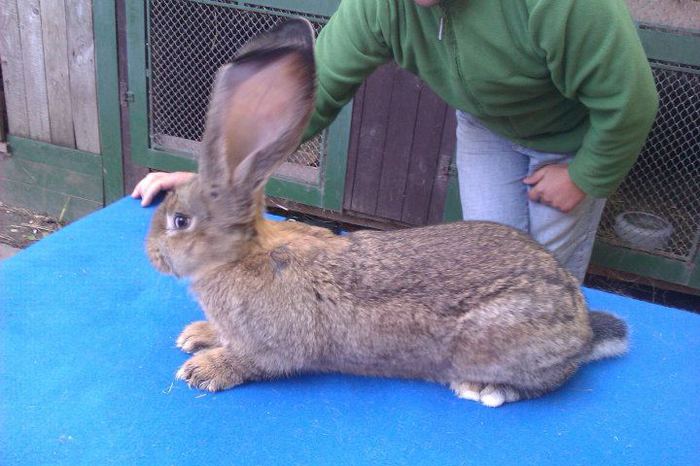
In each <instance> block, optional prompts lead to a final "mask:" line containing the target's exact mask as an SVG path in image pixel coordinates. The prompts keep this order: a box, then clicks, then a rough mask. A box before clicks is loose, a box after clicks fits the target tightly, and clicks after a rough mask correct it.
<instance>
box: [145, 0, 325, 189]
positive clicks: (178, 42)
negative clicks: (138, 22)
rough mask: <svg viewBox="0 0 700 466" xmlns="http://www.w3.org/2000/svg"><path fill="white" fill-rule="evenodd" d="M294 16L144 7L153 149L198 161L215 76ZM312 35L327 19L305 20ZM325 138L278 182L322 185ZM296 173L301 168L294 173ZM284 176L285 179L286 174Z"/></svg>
mask: <svg viewBox="0 0 700 466" xmlns="http://www.w3.org/2000/svg"><path fill="white" fill-rule="evenodd" d="M297 14H298V13H295V12H291V11H286V10H279V9H274V8H269V7H264V6H260V7H256V6H251V5H250V4H246V5H245V6H242V5H241V4H239V2H232V1H230V2H226V1H220V2H213V1H208V2H206V3H205V2H200V1H196V0H150V1H149V3H148V32H149V34H148V43H147V47H148V53H149V73H150V80H149V104H150V107H149V113H150V115H149V117H150V118H149V120H150V128H149V130H150V140H151V146H152V147H157V148H160V149H165V150H170V151H176V152H179V153H182V154H184V155H187V156H190V157H192V158H197V156H198V154H199V151H200V150H201V140H202V134H203V132H204V121H205V117H206V111H207V105H208V102H209V93H210V91H211V86H212V84H213V80H214V75H215V73H216V70H217V69H218V68H219V67H220V66H221V65H223V64H225V63H227V62H230V61H231V60H232V59H233V58H234V56H235V54H236V51H237V50H238V49H239V48H240V47H241V46H242V45H243V44H245V43H246V42H247V41H248V40H249V39H251V38H252V37H254V36H256V35H257V34H259V33H260V32H262V31H265V30H268V29H270V28H271V27H273V26H274V25H276V24H277V23H279V22H281V21H283V20H285V19H286V18H287V17H289V16H292V15H297ZM303 16H305V17H306V18H307V19H309V20H310V21H311V22H312V24H313V26H314V29H315V31H316V33H318V31H319V30H320V29H321V27H322V26H323V24H325V22H326V21H327V19H328V18H326V17H322V16H309V15H308V14H304V15H303ZM325 148H326V142H325V132H324V133H323V134H321V135H319V136H317V137H316V138H314V139H312V140H310V141H308V142H306V143H305V144H303V145H302V146H301V147H300V148H299V150H298V151H297V152H295V153H294V154H292V155H290V156H289V158H288V160H287V162H288V163H287V164H284V165H283V166H282V167H280V171H278V173H277V175H278V176H283V177H285V176H286V177H288V178H296V176H295V173H301V172H300V171H299V170H298V169H296V170H291V171H290V170H286V167H290V164H291V165H298V166H301V167H303V168H304V169H305V170H306V174H305V175H304V176H302V178H303V179H302V180H301V181H305V182H309V180H310V177H309V174H308V172H309V170H312V171H313V173H312V176H311V178H313V182H316V183H319V182H320V175H319V173H320V167H321V164H322V161H323V159H324V156H325ZM292 168H299V167H292ZM287 172H288V173H287Z"/></svg>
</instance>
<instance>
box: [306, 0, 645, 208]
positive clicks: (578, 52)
mask: <svg viewBox="0 0 700 466" xmlns="http://www.w3.org/2000/svg"><path fill="white" fill-rule="evenodd" d="M316 60H317V73H318V93H317V101H316V109H315V112H314V114H313V116H312V118H311V123H310V124H309V127H308V129H307V131H306V134H305V138H309V137H311V136H312V135H314V134H316V133H318V132H319V131H321V130H322V129H323V128H325V127H326V126H328V125H329V124H330V123H331V121H332V120H333V119H334V118H335V116H336V115H337V113H338V111H339V110H340V108H341V107H342V106H344V105H345V104H346V103H347V102H348V101H349V100H350V99H351V98H352V96H353V94H354V93H355V91H356V90H357V87H358V86H359V85H360V84H361V83H362V81H363V80H364V78H365V77H366V76H367V75H369V74H370V73H371V72H372V71H373V70H374V69H375V68H376V67H378V66H379V65H381V64H383V63H385V62H387V61H390V60H394V61H395V62H396V63H397V64H398V65H399V66H401V67H402V68H405V69H406V70H408V71H410V72H412V73H414V74H416V75H418V76H419V77H420V78H422V79H423V80H424V81H425V82H426V83H427V84H428V86H430V88H431V89H432V90H433V91H435V92H436V93H437V94H438V95H440V96H441V97H442V98H443V99H444V100H445V101H446V102H447V103H448V104H450V105H451V106H453V107H455V108H457V109H459V110H463V111H465V112H468V113H470V114H473V115H474V116H476V117H477V118H478V119H479V120H480V121H481V122H482V123H483V124H484V125H485V126H486V127H488V128H489V129H491V130H492V131H493V132H495V133H497V134H500V135H502V136H504V137H506V138H507V139H509V140H511V141H513V142H514V143H516V144H519V145H522V146H525V147H529V148H532V149H535V150H539V151H543V152H575V153H576V155H575V157H574V160H573V162H572V163H571V165H570V166H569V174H570V176H571V178H572V180H573V181H574V183H576V185H577V186H579V188H581V189H582V190H583V191H585V192H586V193H588V194H590V195H592V196H595V197H606V196H608V195H609V194H610V193H611V192H612V191H613V190H614V189H615V188H616V187H617V186H618V185H619V184H620V182H621V181H622V179H623V178H624V176H625V175H626V174H627V172H628V171H629V170H630V168H631V167H632V165H633V163H634V162H635V160H636V158H637V155H638V153H639V151H640V149H641V147H642V145H643V144H644V141H645V138H646V136H647V133H648V132H649V129H650V127H651V124H652V122H653V120H654V116H655V114H656V110H657V107H658V97H657V94H656V90H655V86H654V79H653V77H652V74H651V69H650V68H649V64H648V62H647V59H646V56H645V54H644V51H643V49H642V46H641V44H640V41H639V39H638V36H637V33H636V30H635V26H634V24H633V22H632V19H631V18H630V15H629V12H628V10H627V8H626V5H625V3H624V0H445V1H443V2H442V3H441V4H440V5H438V6H434V7H430V8H424V7H420V6H417V5H416V4H415V2H414V1H413V0H343V1H342V2H341V4H340V7H339V8H338V10H337V11H336V13H335V14H334V15H333V16H332V17H331V19H330V21H329V22H328V24H327V25H326V26H325V28H324V29H323V30H322V31H321V34H320V35H319V37H318V41H317V43H316Z"/></svg>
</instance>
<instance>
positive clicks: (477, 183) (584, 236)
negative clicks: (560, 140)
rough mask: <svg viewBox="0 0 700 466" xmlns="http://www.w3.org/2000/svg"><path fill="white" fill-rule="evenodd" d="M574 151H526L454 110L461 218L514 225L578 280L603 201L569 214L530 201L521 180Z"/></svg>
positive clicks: (570, 156)
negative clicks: (546, 250) (548, 251)
mask: <svg viewBox="0 0 700 466" xmlns="http://www.w3.org/2000/svg"><path fill="white" fill-rule="evenodd" d="M572 159H573V154H554V153H545V152H538V151H536V150H533V149H528V148H525V147H522V146H519V145H517V144H514V143H512V142H510V141H509V140H507V139H505V138H503V137H501V136H498V135H496V134H494V133H493V132H491V131H490V130H488V129H486V128H485V127H484V126H482V125H481V124H480V123H479V121H478V120H476V118H474V117H473V116H471V115H470V114H468V113H464V112H461V111H457V172H458V178H459V192H460V198H461V202H462V212H463V216H464V219H465V220H490V221H493V222H498V223H503V224H506V225H510V226H512V227H515V228H518V229H520V230H522V231H525V232H527V233H529V234H530V236H532V237H533V238H534V239H535V240H536V241H538V242H539V243H540V244H542V245H543V246H545V247H546V248H547V249H549V250H550V251H551V252H552V253H553V254H554V256H555V257H556V258H557V259H558V260H559V262H560V263H561V264H562V265H563V266H564V267H566V268H567V269H568V270H569V271H570V272H571V273H572V274H573V275H574V276H575V277H576V278H578V280H579V282H582V281H583V279H584V277H585V275H586V269H587V268H588V262H589V261H590V258H591V251H592V249H593V242H594V240H595V233H596V230H597V228H598V223H599V222H600V217H601V215H602V213H603V208H604V207H605V199H598V198H593V197H590V196H586V198H585V199H584V200H583V201H582V202H581V203H580V204H579V205H578V206H576V208H574V210H573V211H571V212H569V213H563V212H561V211H559V210H557V209H555V208H553V207H549V206H547V205H544V204H540V203H537V202H533V201H530V200H529V198H528V189H529V187H528V186H527V185H526V184H524V183H523V181H522V180H523V178H525V177H526V176H528V175H531V174H532V173H533V172H535V171H536V170H537V169H538V168H540V167H543V166H545V165H548V164H551V163H569V162H570V161H571V160H572Z"/></svg>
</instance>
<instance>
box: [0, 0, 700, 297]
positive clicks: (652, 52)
mask: <svg viewBox="0 0 700 466" xmlns="http://www.w3.org/2000/svg"><path fill="white" fill-rule="evenodd" d="M338 4H339V0H297V1H291V0H255V1H251V2H247V1H245V2H244V1H230V0H147V1H143V2H141V1H126V0H116V1H115V2H107V1H104V2H103V1H96V0H93V1H91V0H51V1H49V0H41V1H40V0H21V1H20V0H0V8H1V11H0V26H1V28H0V56H1V58H2V76H3V83H4V97H5V107H6V116H7V126H6V128H5V131H3V133H2V134H3V135H2V137H4V138H5V140H4V141H0V142H4V143H5V145H2V146H0V149H4V150H5V155H3V156H2V158H1V159H0V183H1V184H0V189H1V191H0V200H4V201H5V202H8V203H19V204H21V205H25V206H28V207H31V208H34V209H37V210H42V211H46V212H48V213H50V214H54V215H57V214H58V213H59V212H62V213H63V214H64V215H65V217H66V218H67V219H74V218H77V217H80V216H82V215H84V214H86V213H88V212H90V211H92V210H94V209H97V208H99V207H100V206H102V205H104V204H106V203H109V202H112V201H114V200H116V199H118V198H120V197H121V196H123V195H124V193H125V192H126V191H127V190H129V189H130V188H131V187H133V183H134V181H135V180H137V179H139V178H140V177H141V176H142V175H143V174H144V173H145V172H146V170H149V169H155V170H166V171H173V170H196V166H197V157H198V153H199V151H200V145H201V143H200V140H201V136H202V132H203V124H204V116H205V112H206V106H207V102H208V95H209V91H210V86H211V83H212V79H213V75H214V72H215V71H216V69H217V68H218V67H219V66H220V65H221V64H223V63H225V62H227V61H228V60H230V59H231V58H232V56H233V55H234V53H235V52H236V50H237V49H238V47H240V46H241V45H242V44H243V43H245V42H246V41H247V40H248V39H249V38H250V37H252V36H254V35H255V34H257V33H258V32H260V31H263V30H265V29H268V28H269V27H271V26H272V25H274V24H276V23H277V22H279V21H282V20H284V19H285V18H287V17H290V16H296V15H301V16H305V17H306V18H308V19H309V20H310V21H311V22H312V23H313V25H314V27H315V29H316V31H319V30H320V29H321V28H322V27H323V26H324V24H325V23H326V22H327V21H328V19H329V17H330V16H331V15H332V13H333V12H334V11H335V9H336V8H337V6H338ZM628 4H629V6H630V9H631V11H632V13H633V16H634V18H635V20H636V21H637V22H638V32H639V35H640V38H641V40H642V42H643V45H644V47H645V50H646V53H647V56H648V58H649V60H650V63H651V65H652V68H653V72H654V76H655V78H656V83H657V89H658V91H659V94H660V99H661V107H660V111H659V113H658V115H657V119H656V122H655V124H654V127H653V129H652V132H651V134H650V136H649V138H648V141H647V143H646V145H645V147H644V149H643V151H642V154H641V155H640V158H639V161H638V162H637V164H636V165H635V167H634V168H633V170H632V172H631V173H630V174H629V176H628V177H627V179H626V180H625V182H624V183H623V185H622V186H621V188H620V189H619V190H618V192H617V193H616V194H615V195H614V196H613V197H612V198H611V199H610V200H609V202H608V205H607V208H606V211H605V213H604V217H603V221H602V223H601V226H600V229H599V232H598V238H597V243H596V247H595V251H594V257H593V263H594V265H595V266H596V267H600V268H604V269H607V270H618V271H621V272H630V273H634V274H636V275H638V276H642V277H646V278H650V279H657V280H661V281H664V282H667V283H669V284H675V285H681V286H684V287H687V288H691V289H694V290H696V291H697V290H700V251H699V248H700V123H699V122H700V2H698V1H695V0H683V1H680V2H676V1H665V2H651V1H646V0H628ZM0 129H2V127H0ZM454 129H455V117H454V111H453V110H452V109H451V108H449V107H448V106H447V105H445V103H444V102H442V101H441V99H439V98H438V97H437V96H436V95H435V94H433V93H432V92H431V91H430V90H429V89H428V88H427V87H426V86H425V85H424V84H423V83H422V82H421V81H420V80H418V79H417V78H416V77H414V76H413V75H411V74H409V73H407V72H404V71H402V70H400V69H398V68H397V67H396V66H394V65H392V64H388V65H385V66H383V67H381V68H379V69H378V70H377V71H376V72H375V73H374V74H373V75H371V76H370V77H369V78H368V79H367V80H366V82H365V84H364V85H363V86H362V87H361V88H360V89H359V91H358V92H357V94H356V96H355V99H354V101H353V102H352V103H351V104H350V105H348V106H346V108H345V109H344V110H343V111H342V112H341V113H340V115H339V116H338V118H337V120H336V121H335V122H334V124H333V125H332V126H331V127H330V128H329V129H328V130H326V131H325V132H324V133H323V134H321V135H320V136H319V137H317V138H315V139H313V140H311V141H309V142H307V143H306V144H304V145H303V146H302V147H301V148H300V149H299V150H298V151H297V152H296V153H295V154H293V155H292V156H291V157H290V158H289V160H288V161H287V162H286V163H284V164H283V165H282V166H281V167H280V169H279V171H278V172H277V173H276V175H275V177H274V179H273V180H271V182H270V183H269V185H268V195H269V198H270V203H271V205H276V206H281V207H284V208H289V209H292V210H296V211H301V212H305V213H310V214H314V215H316V216H319V217H323V218H328V219H332V220H336V221H342V222H345V223H351V224H359V225H365V226H371V227H378V228H396V227H403V226H411V225H424V224H429V223H436V222H441V221H449V220H454V219H458V218H459V217H460V214H461V213H460V209H459V199H458V191H457V189H456V170H455V168H454V164H453V160H452V159H453V152H454V145H455V141H454V132H455V131H454ZM5 132H6V133H7V136H6V137H5V136H4V133H5Z"/></svg>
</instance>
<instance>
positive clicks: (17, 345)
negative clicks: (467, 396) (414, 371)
mask: <svg viewBox="0 0 700 466" xmlns="http://www.w3.org/2000/svg"><path fill="white" fill-rule="evenodd" d="M151 214H152V209H143V208H141V207H139V205H138V202H137V201H135V200H131V199H124V200H121V201H119V202H117V203H116V204H113V205H111V206H110V207H108V208H106V209H104V210H101V211H99V212H97V213H95V214H93V215H90V216H89V217H87V218H85V219H83V220H81V221H79V222H77V223H74V224H72V225H70V226H69V227H67V228H65V229H63V230H61V231H60V232H58V233H56V234H54V235H52V236H50V237H49V238H47V239H45V240H43V241H41V242H39V243H37V244H36V245H34V246H32V247H30V248H29V249H28V250H26V251H23V252H21V253H20V254H18V255H17V256H15V257H13V258H11V259H9V260H7V261H4V262H3V263H0V293H1V295H0V464H2V465H31V464H42V465H43V464H65V465H79V464H90V465H103V464H121V465H135V464H143V465H159V464H176V465H193V464H206V465H216V464H223V465H230V464H256V465H258V464H279V465H282V464H284V465H288V464H333V465H339V464H410V465H414V464H429V465H450V464H490V465H492V464H504V465H506V464H507V465H513V464H543V465H544V464H567V465H574V464H582V465H584V464H585V465H600V464H610V465H613V464H615V465H617V464H635V465H639V464H648V465H692V464H700V316H698V315H695V314H691V313H689V312H684V311H679V310H674V309H670V308H664V307H660V306H656V305H651V304H647V303H643V302H639V301H634V300H631V299H627V298H623V297H619V296H614V295H611V294H607V293H603V292H599V291H592V290H586V294H587V296H588V299H589V301H590V304H591V305H592V307H594V308H600V309H608V310H611V311H614V312H615V313H617V314H618V315H620V316H622V317H624V318H625V319H627V321H628V322H629V325H630V327H631V331H632V348H631V352H630V354H629V355H627V356H626V357H624V358H622V359H618V360H607V361H601V362H597V363H594V364H591V365H588V366H586V367H584V368H583V369H582V370H581V371H580V372H579V373H578V374H577V375H576V376H575V377H574V378H573V379H572V380H571V381H570V382H569V383H567V384H566V385H565V386H564V387H563V388H562V389H560V390H559V391H557V392H555V393H553V394H551V395H548V396H545V397H543V398H540V399H537V400H531V401H524V402H518V403H514V404H510V405H506V406H503V407H501V408H498V409H490V408H486V407H484V406H480V405H478V404H476V403H474V402H470V401H465V400H460V399H458V398H456V397H455V396H454V395H453V394H452V393H451V392H450V391H449V390H448V389H447V388H445V387H441V386H437V385H433V384H430V383H424V382H417V381H401V380H381V379H371V378H363V377H352V376H343V375H326V376H302V377H295V378H290V379H287V380H279V381H274V382H265V383H254V384H249V385H244V386H241V387H238V388H235V389H233V390H230V391H226V392H222V393H217V394H207V393H204V392H200V391H196V390H190V389H189V388H188V387H187V386H186V385H185V384H183V383H182V382H180V381H175V380H174V373H175V371H176V369H177V368H178V367H179V365H180V364H181V363H183V362H184V361H185V360H186V358H187V355H185V354H184V353H181V352H180V351H179V350H178V349H176V348H175V338H176V337H177V335H178V334H179V332H180V331H181V330H182V328H183V326H184V325H186V324H187V323H189V322H190V321H192V320H196V319H201V317H202V315H201V312H200V311H199V309H198V308H197V305H196V303H194V302H193V300H192V298H191V297H190V296H189V295H188V292H187V290H186V286H185V284H184V283H183V282H181V281H177V280H175V279H173V278H171V277H166V276H163V275H160V274H158V273H157V272H156V271H155V270H154V269H152V268H151V266H150V265H149V263H148V261H147V259H146V257H145V255H144V252H143V247H142V246H143V239H144V237H145V233H146V230H147V226H148V222H149V219H150V217H151Z"/></svg>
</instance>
